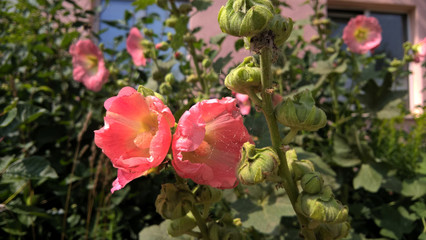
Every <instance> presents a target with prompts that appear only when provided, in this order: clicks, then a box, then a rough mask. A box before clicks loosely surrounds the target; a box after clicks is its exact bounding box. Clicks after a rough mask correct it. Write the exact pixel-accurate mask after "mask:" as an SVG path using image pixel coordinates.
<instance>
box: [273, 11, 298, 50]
mask: <svg viewBox="0 0 426 240" xmlns="http://www.w3.org/2000/svg"><path fill="white" fill-rule="evenodd" d="M268 28H269V29H270V30H271V31H272V32H273V33H274V43H275V45H276V46H277V47H279V46H281V45H282V44H284V43H285V41H286V40H287V39H288V38H289V37H290V34H291V32H292V30H293V20H292V19H291V18H285V17H283V16H281V15H280V14H275V16H274V18H272V19H271V21H269V26H268Z"/></svg>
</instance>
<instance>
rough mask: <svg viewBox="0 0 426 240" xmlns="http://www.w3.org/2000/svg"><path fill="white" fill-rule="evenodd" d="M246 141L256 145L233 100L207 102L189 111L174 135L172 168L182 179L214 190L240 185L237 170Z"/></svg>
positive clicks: (224, 99) (184, 115) (180, 121)
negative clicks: (190, 180) (187, 179)
mask: <svg viewBox="0 0 426 240" xmlns="http://www.w3.org/2000/svg"><path fill="white" fill-rule="evenodd" d="M245 142H251V143H253V140H252V139H251V137H250V135H249V133H248V131H247V129H246V127H245V126H244V124H243V118H242V116H241V114H240V111H238V108H237V107H236V100H235V99H233V98H230V97H226V98H223V99H221V100H219V99H210V100H204V101H202V102H199V103H197V104H195V105H194V106H192V107H191V109H189V111H186V112H185V113H184V114H183V115H182V117H181V118H180V120H179V123H178V126H177V129H176V132H175V134H174V135H173V143H172V150H173V161H172V164H173V167H174V168H175V170H176V172H177V174H179V176H181V177H183V178H191V179H192V180H193V181H194V182H196V183H198V184H203V185H210V186H212V187H215V188H221V189H224V188H233V187H235V186H236V185H237V184H238V181H237V177H236V174H235V173H236V168H237V165H238V163H239V161H240V154H241V152H240V151H241V148H242V146H243V144H244V143H245Z"/></svg>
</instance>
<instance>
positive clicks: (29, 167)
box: [4, 156, 58, 179]
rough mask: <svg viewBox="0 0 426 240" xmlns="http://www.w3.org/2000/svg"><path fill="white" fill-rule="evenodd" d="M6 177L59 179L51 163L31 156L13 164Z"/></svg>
mask: <svg viewBox="0 0 426 240" xmlns="http://www.w3.org/2000/svg"><path fill="white" fill-rule="evenodd" d="M4 175H5V176H8V177H11V178H12V177H16V178H25V179H42V178H53V179H55V178H58V174H57V173H56V171H55V169H53V168H52V167H51V166H50V163H49V161H47V160H46V159H45V158H43V157H40V156H31V157H28V158H25V159H23V160H19V161H16V162H14V163H12V164H11V165H9V167H8V168H7V169H6V171H5V172H4Z"/></svg>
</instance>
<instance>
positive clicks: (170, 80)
mask: <svg viewBox="0 0 426 240" xmlns="http://www.w3.org/2000/svg"><path fill="white" fill-rule="evenodd" d="M164 81H166V83H169V84H173V83H174V82H175V75H173V73H167V74H166V76H165V77H164Z"/></svg>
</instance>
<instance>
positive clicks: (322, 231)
mask: <svg viewBox="0 0 426 240" xmlns="http://www.w3.org/2000/svg"><path fill="white" fill-rule="evenodd" d="M286 157H287V160H289V168H290V170H291V172H292V176H293V179H294V180H295V181H296V182H297V181H300V185H301V187H302V189H303V191H302V192H301V193H300V194H299V196H298V198H297V201H296V206H295V207H296V209H295V210H296V211H297V212H298V213H299V214H301V215H303V216H305V217H306V218H307V219H308V220H309V226H308V228H309V229H311V230H314V232H315V234H316V235H317V236H318V239H341V238H343V237H346V235H347V234H348V233H349V230H350V225H349V223H348V221H347V220H348V208H347V207H346V206H343V205H342V204H341V203H340V202H339V201H337V200H336V199H335V198H334V195H333V192H332V190H331V187H330V186H328V185H326V186H325V185H324V180H323V179H322V177H321V175H320V174H319V173H318V172H316V171H315V168H314V165H313V164H312V162H311V161H309V160H297V155H296V151H295V150H288V151H287V152H286Z"/></svg>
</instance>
